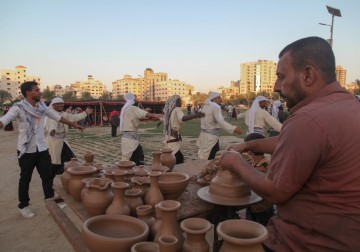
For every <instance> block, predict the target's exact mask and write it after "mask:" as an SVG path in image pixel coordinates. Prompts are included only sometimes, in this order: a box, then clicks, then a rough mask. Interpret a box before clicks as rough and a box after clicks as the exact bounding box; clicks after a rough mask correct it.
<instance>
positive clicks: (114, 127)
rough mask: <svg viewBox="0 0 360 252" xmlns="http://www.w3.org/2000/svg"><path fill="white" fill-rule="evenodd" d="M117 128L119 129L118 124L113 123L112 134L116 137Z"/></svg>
mask: <svg viewBox="0 0 360 252" xmlns="http://www.w3.org/2000/svg"><path fill="white" fill-rule="evenodd" d="M116 129H117V126H112V125H111V136H112V137H116Z"/></svg>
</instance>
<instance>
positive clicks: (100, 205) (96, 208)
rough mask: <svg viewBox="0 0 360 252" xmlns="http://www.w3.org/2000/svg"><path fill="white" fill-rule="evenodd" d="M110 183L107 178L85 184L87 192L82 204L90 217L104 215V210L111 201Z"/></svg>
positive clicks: (92, 180)
mask: <svg viewBox="0 0 360 252" xmlns="http://www.w3.org/2000/svg"><path fill="white" fill-rule="evenodd" d="M111 183H112V180H111V179H107V178H94V179H91V180H89V181H88V182H86V188H87V189H88V190H87V192H86V193H85V194H84V197H83V199H82V202H83V205H84V207H85V209H86V212H88V214H89V215H90V216H96V215H101V214H105V211H106V208H107V207H108V206H109V205H110V203H111V202H112V200H113V193H112V191H111V189H110V185H111Z"/></svg>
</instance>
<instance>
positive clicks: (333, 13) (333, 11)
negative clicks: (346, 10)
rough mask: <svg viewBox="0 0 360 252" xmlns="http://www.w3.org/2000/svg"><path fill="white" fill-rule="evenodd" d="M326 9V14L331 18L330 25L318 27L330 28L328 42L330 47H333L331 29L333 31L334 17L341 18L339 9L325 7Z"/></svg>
mask: <svg viewBox="0 0 360 252" xmlns="http://www.w3.org/2000/svg"><path fill="white" fill-rule="evenodd" d="M326 8H327V10H328V12H329V13H330V14H331V16H332V18H331V25H329V24H324V23H319V25H326V26H330V39H329V40H328V42H329V44H330V46H331V47H332V45H333V29H334V16H337V17H341V12H340V10H339V9H335V8H333V7H330V6H327V5H326Z"/></svg>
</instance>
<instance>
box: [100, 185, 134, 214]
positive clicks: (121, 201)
mask: <svg viewBox="0 0 360 252" xmlns="http://www.w3.org/2000/svg"><path fill="white" fill-rule="evenodd" d="M128 187H129V184H128V183H125V182H113V183H112V184H111V189H112V191H113V193H114V198H113V201H112V202H111V204H110V205H109V206H108V208H107V209H106V214H107V215H120V214H123V215H130V207H129V205H128V204H127V202H126V201H125V190H126V188H128Z"/></svg>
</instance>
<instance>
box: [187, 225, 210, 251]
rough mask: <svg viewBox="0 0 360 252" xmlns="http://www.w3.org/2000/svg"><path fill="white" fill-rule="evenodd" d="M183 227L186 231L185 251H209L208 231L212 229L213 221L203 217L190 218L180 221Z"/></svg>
mask: <svg viewBox="0 0 360 252" xmlns="http://www.w3.org/2000/svg"><path fill="white" fill-rule="evenodd" d="M180 227H181V229H182V230H183V231H184V232H185V233H186V239H185V242H184V244H183V252H192V251H196V252H209V248H210V246H209V244H208V242H207V241H206V238H205V236H206V233H207V232H208V231H209V230H210V229H211V223H210V222H209V221H207V220H205V219H202V218H188V219H185V220H183V221H182V222H181V223H180Z"/></svg>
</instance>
